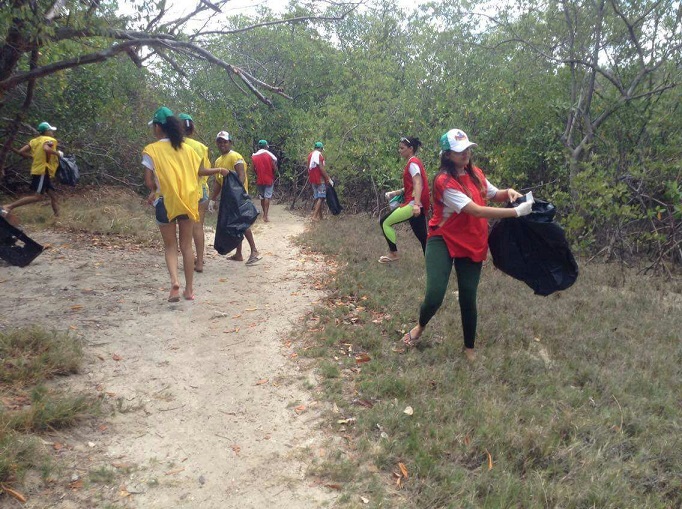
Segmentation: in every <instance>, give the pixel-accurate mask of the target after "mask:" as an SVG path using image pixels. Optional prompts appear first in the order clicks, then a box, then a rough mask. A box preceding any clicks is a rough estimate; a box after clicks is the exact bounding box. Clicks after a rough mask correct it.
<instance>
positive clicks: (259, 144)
mask: <svg viewBox="0 0 682 509" xmlns="http://www.w3.org/2000/svg"><path fill="white" fill-rule="evenodd" d="M258 146H259V147H261V148H265V147H267V146H268V141H267V140H259V141H258Z"/></svg>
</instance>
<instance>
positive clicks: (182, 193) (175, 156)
mask: <svg viewBox="0 0 682 509" xmlns="http://www.w3.org/2000/svg"><path fill="white" fill-rule="evenodd" d="M142 153H143V154H146V155H148V156H149V157H150V158H151V159H152V161H153V163H154V174H155V175H156V181H157V183H158V186H159V189H157V191H156V193H157V196H163V204H164V206H165V207H166V212H167V213H168V219H169V220H171V221H172V220H173V219H175V218H176V217H178V216H181V215H183V214H186V215H187V216H189V217H190V219H192V220H194V221H198V220H199V189H200V187H199V183H198V176H199V166H200V165H201V159H199V156H198V155H197V153H196V152H195V151H194V150H193V149H192V147H190V146H189V145H188V144H187V143H183V144H182V146H181V147H180V149H179V150H175V149H174V148H173V146H172V145H171V143H170V142H169V141H168V140H159V141H156V142H154V143H150V144H149V145H147V146H146V147H145V148H144V150H143V151H142Z"/></svg>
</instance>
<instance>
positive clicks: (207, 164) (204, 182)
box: [185, 137, 211, 195]
mask: <svg viewBox="0 0 682 509" xmlns="http://www.w3.org/2000/svg"><path fill="white" fill-rule="evenodd" d="M185 143H187V145H189V146H190V147H192V148H193V149H194V151H195V152H196V153H197V155H198V156H199V158H200V159H201V163H202V164H203V165H204V168H206V169H209V168H211V160H210V159H209V158H208V147H207V146H206V145H204V144H203V143H201V142H200V141H198V140H195V139H193V138H188V137H185ZM199 185H200V186H201V188H202V190H204V191H205V193H206V195H208V175H202V176H199Z"/></svg>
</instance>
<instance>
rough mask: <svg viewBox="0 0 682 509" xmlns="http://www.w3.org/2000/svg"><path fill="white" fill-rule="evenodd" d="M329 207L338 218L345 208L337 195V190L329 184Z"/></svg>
mask: <svg viewBox="0 0 682 509" xmlns="http://www.w3.org/2000/svg"><path fill="white" fill-rule="evenodd" d="M327 206H328V207H329V211H330V212H331V213H332V214H334V215H335V216H338V215H339V214H340V213H341V211H342V210H343V207H342V206H341V203H340V202H339V197H338V195H337V194H336V189H334V186H332V185H329V184H327Z"/></svg>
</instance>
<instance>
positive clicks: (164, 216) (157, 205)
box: [154, 196, 189, 224]
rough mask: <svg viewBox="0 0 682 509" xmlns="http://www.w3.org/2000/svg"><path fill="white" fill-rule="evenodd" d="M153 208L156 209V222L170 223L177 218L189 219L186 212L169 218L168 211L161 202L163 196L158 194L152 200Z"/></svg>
mask: <svg viewBox="0 0 682 509" xmlns="http://www.w3.org/2000/svg"><path fill="white" fill-rule="evenodd" d="M154 210H155V211H156V224H170V223H175V222H177V221H178V220H183V219H189V216H188V215H187V214H181V215H179V216H177V217H174V218H173V219H170V220H169V219H168V211H166V206H165V205H164V204H163V196H160V197H159V198H157V199H156V201H155V202H154Z"/></svg>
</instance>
